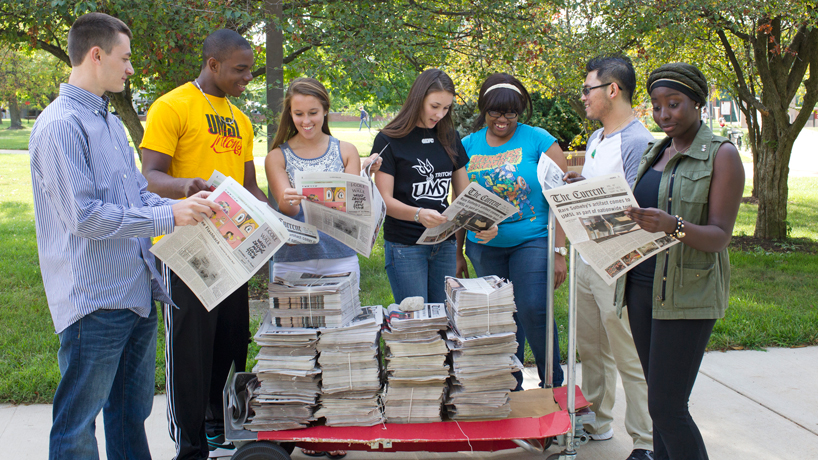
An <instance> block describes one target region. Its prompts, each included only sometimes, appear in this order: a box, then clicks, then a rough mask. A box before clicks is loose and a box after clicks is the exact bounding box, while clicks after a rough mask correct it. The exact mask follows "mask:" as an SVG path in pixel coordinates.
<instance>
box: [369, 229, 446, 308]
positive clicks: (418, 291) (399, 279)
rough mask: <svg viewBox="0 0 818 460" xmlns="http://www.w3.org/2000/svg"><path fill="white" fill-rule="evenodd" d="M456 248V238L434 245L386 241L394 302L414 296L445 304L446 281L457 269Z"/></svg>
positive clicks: (388, 271) (429, 301)
mask: <svg viewBox="0 0 818 460" xmlns="http://www.w3.org/2000/svg"><path fill="white" fill-rule="evenodd" d="M455 247H456V243H455V241H454V239H452V240H446V241H443V242H440V243H437V244H432V245H426V244H399V243H392V242H389V241H386V242H385V243H384V246H383V248H384V253H385V255H386V275H387V276H389V285H390V286H392V296H393V297H394V298H395V303H400V301H401V300H403V299H405V298H407V297H414V296H420V297H423V301H424V302H428V303H443V302H445V301H446V289H445V282H446V281H445V278H446V277H447V276H454V274H455V271H456V270H457V258H456V257H455Z"/></svg>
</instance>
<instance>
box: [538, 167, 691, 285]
mask: <svg viewBox="0 0 818 460" xmlns="http://www.w3.org/2000/svg"><path fill="white" fill-rule="evenodd" d="M543 194H544V195H545V198H546V200H548V204H549V205H550V206H551V209H552V210H554V211H555V214H556V217H557V220H558V221H559V223H560V225H562V228H563V230H565V236H567V237H568V239H569V240H570V241H571V244H572V245H573V246H574V247H575V248H576V250H577V251H579V253H580V254H581V255H582V257H583V259H585V261H586V262H587V263H588V265H590V266H591V267H592V268H593V269H594V271H595V272H596V273H597V274H599V276H601V277H602V279H603V280H605V282H606V283H608V284H613V283H614V281H616V280H617V279H618V278H619V277H620V276H622V275H624V274H625V273H627V272H628V270H630V269H632V268H633V267H635V266H637V265H639V264H640V263H642V262H644V261H645V260H647V259H648V258H650V257H651V256H653V255H655V254H656V253H657V252H659V251H664V250H666V249H668V248H669V247H671V246H673V245H674V244H676V243H678V242H679V241H678V240H676V239H675V238H673V237H672V236H670V235H667V234H665V233H664V232H657V233H649V232H647V231H645V230H642V228H641V227H639V225H638V224H637V223H636V222H634V221H633V220H631V218H629V217H627V216H626V215H625V209H627V208H628V207H639V203H637V202H636V199H634V197H633V193H632V192H631V188H630V187H629V186H628V182H627V181H626V180H625V178H624V177H623V176H622V175H621V174H617V175H611V176H601V177H597V178H594V179H589V180H584V181H580V182H577V183H574V184H571V185H565V186H563V187H558V188H555V189H553V190H549V191H547V192H543Z"/></svg>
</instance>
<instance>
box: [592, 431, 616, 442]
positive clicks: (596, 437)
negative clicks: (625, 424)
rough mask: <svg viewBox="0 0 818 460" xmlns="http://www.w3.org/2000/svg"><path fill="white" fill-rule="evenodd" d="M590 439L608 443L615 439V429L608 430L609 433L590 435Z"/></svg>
mask: <svg viewBox="0 0 818 460" xmlns="http://www.w3.org/2000/svg"><path fill="white" fill-rule="evenodd" d="M588 437H589V438H591V441H607V440H609V439H611V438H613V428H610V429H608V431H606V432H604V433H599V434H592V433H589V434H588Z"/></svg>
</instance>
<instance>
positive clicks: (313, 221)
mask: <svg viewBox="0 0 818 460" xmlns="http://www.w3.org/2000/svg"><path fill="white" fill-rule="evenodd" d="M368 170H369V169H368V168H367V169H366V170H364V171H362V172H361V175H359V176H356V175H353V174H346V173H340V172H337V173H336V172H304V171H298V172H296V174H295V188H296V189H297V190H299V191H300V192H301V194H302V195H304V196H306V197H307V199H306V200H305V201H302V202H301V206H302V207H303V209H304V221H305V222H306V223H308V224H310V225H314V226H315V227H316V228H317V229H318V230H321V231H322V232H324V233H326V234H327V235H329V236H331V237H333V238H335V239H336V240H338V241H340V242H341V243H343V244H345V245H347V246H349V247H350V248H352V249H354V250H355V251H356V252H358V253H359V254H362V255H363V256H364V257H369V254H370V253H371V252H372V247H373V246H375V240H376V239H377V238H378V232H379V231H380V229H381V224H383V219H384V218H385V217H386V204H384V202H383V198H381V194H380V193H379V192H378V188H377V187H375V183H374V182H372V179H371V178H370V176H368V175H367V171H368Z"/></svg>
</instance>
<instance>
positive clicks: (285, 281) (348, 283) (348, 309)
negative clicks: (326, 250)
mask: <svg viewBox="0 0 818 460" xmlns="http://www.w3.org/2000/svg"><path fill="white" fill-rule="evenodd" d="M267 290H268V292H269V294H270V316H271V317H272V322H273V323H274V324H275V325H276V326H279V327H315V328H317V327H339V326H343V325H344V324H349V322H350V321H352V318H353V317H354V316H355V315H357V314H358V308H359V307H360V306H361V301H360V298H359V297H358V275H357V274H356V273H355V272H350V273H340V274H337V275H313V274H310V273H298V272H286V273H285V274H284V275H283V277H278V276H277V277H276V278H275V279H274V280H273V282H272V283H270V284H269V285H268V288H267Z"/></svg>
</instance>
